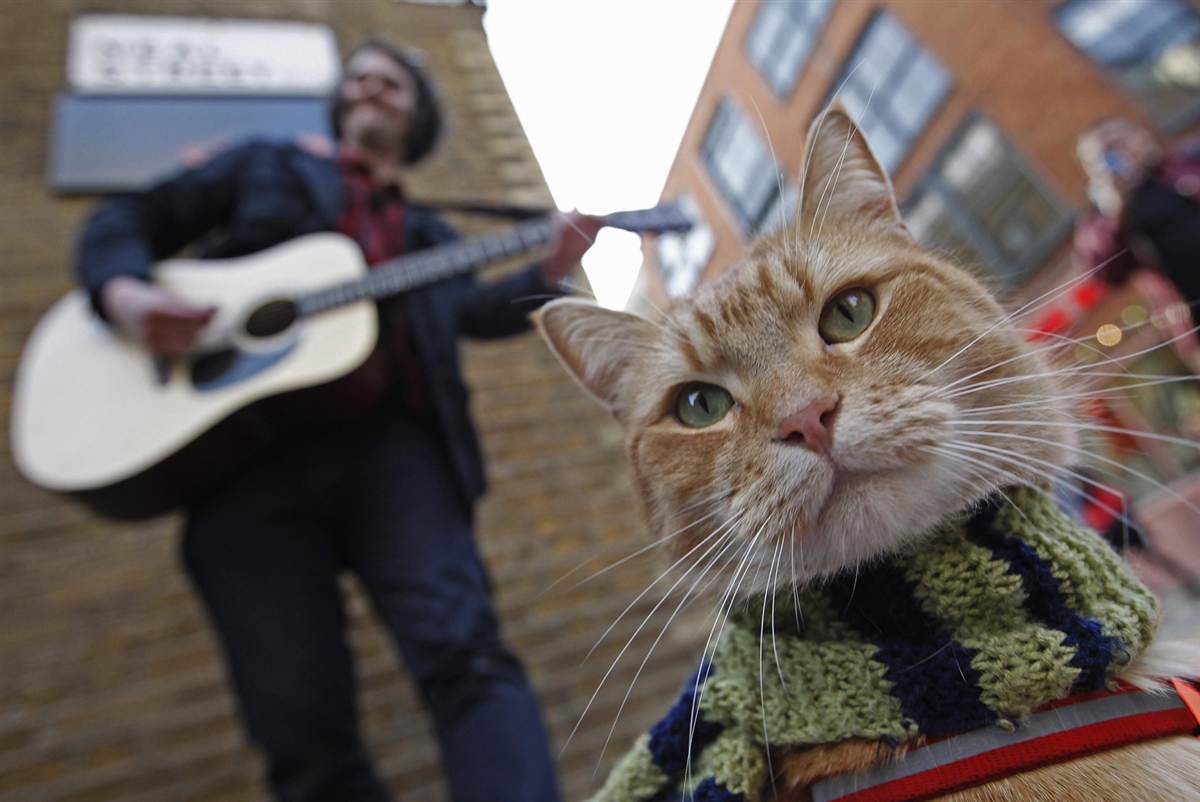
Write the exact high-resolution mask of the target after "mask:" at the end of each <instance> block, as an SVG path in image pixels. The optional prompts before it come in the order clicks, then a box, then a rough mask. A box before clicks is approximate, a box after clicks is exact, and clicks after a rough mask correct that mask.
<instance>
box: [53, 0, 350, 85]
mask: <svg viewBox="0 0 1200 802" xmlns="http://www.w3.org/2000/svg"><path fill="white" fill-rule="evenodd" d="M340 69H341V67H340V62H339V59H338V50H337V41H336V40H335V39H334V36H333V31H331V30H330V29H329V27H328V26H327V25H320V24H315V23H308V22H279V21H274V20H246V19H204V18H197V17H158V16H135V15H125V14H85V15H82V16H79V17H76V18H75V19H74V20H72V22H71V30H70V37H69V45H68V52H67V76H68V80H69V81H70V83H71V88H72V89H74V90H75V91H76V92H85V93H118V92H119V93H142V92H147V93H166V94H185V93H196V94H274V95H324V94H326V93H328V92H329V91H330V90H332V89H333V87H334V85H335V84H336V82H337V80H338V76H339V74H340Z"/></svg>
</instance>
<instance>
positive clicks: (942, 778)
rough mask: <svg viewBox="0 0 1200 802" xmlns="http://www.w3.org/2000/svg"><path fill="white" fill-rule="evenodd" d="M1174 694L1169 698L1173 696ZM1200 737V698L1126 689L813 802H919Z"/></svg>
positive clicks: (1050, 710) (847, 783)
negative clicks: (1166, 740)
mask: <svg viewBox="0 0 1200 802" xmlns="http://www.w3.org/2000/svg"><path fill="white" fill-rule="evenodd" d="M1172 689H1173V690H1174V691H1175V693H1171V690H1172ZM1198 732H1200V691H1197V690H1196V687H1195V683H1194V682H1193V681H1191V680H1181V679H1172V680H1171V684H1170V685H1169V686H1166V688H1165V692H1149V691H1142V690H1138V689H1136V688H1133V687H1130V686H1124V687H1122V688H1120V689H1118V690H1115V691H1099V692H1096V693H1089V694H1081V695H1078V696H1072V697H1069V698H1067V699H1064V700H1062V701H1059V702H1055V703H1053V704H1051V705H1047V706H1046V707H1043V708H1040V709H1039V710H1038V711H1036V712H1034V713H1033V714H1031V715H1030V716H1028V717H1026V718H1025V719H1023V720H1022V721H1021V722H1020V725H1019V726H1018V728H1017V730H1016V731H1015V732H1008V731H1006V730H1003V729H1001V728H999V727H987V728H984V729H980V730H973V731H971V732H966V733H962V734H960V735H954V736H950V737H948V738H943V739H940V740H937V741H931V742H929V743H927V744H925V745H923V746H920V747H918V748H916V749H911V750H909V752H908V753H907V754H906V755H905V757H904V759H903V760H902V761H900V762H898V763H892V764H888V765H884V766H877V767H875V768H872V769H868V770H867V771H863V772H856V773H854V774H841V775H838V776H836V777H830V778H827V779H824V780H821V781H819V782H817V783H814V784H813V786H812V788H811V792H812V798H813V802H916V800H921V799H930V798H932V797H936V796H941V795H942V794H948V793H950V792H952V791H958V790H962V789H963V788H970V787H972V786H975V785H981V784H983V783H985V782H989V781H991V780H998V779H1000V778H1002V777H1009V776H1012V775H1014V774H1019V773H1021V772H1023V771H1029V770H1030V769H1035V768H1038V767H1039V766H1045V765H1049V764H1051V763H1059V762H1062V761H1065V760H1068V759H1070V758H1074V757H1079V756H1081V755H1087V754H1091V753H1093V752H1100V751H1103V750H1105V749H1113V748H1115V747H1118V746H1124V745H1126V744H1131V743H1136V742H1138V741H1149V740H1152V739H1154V738H1163V737H1165V736H1168V735H1184V734H1189V733H1193V734H1194V733H1198Z"/></svg>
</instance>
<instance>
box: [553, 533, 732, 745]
mask: <svg viewBox="0 0 1200 802" xmlns="http://www.w3.org/2000/svg"><path fill="white" fill-rule="evenodd" d="M735 520H736V519H734V518H731V519H729V521H726V523H725V524H723V525H722V526H720V527H717V529H715V530H713V533H712V534H710V535H709V536H708V537H706V538H704V540H702V541H700V543H698V544H697V545H696V546H693V547H692V548H691V549H690V550H689V551H688V553H687V554H686V555H684V557H681V558H680V560H678V561H676V563H675V565H678V564H679V562H681V561H682V560H684V559H686V558H687V557H688V556H690V555H691V553H692V552H693V551H695V550H696V548H698V547H699V546H700V545H702V544H704V543H706V542H708V541H709V540H711V539H712V538H713V536H714V535H715V534H717V533H718V532H721V531H722V530H723V529H724V528H725V526H726V525H728V524H729V523H730V522H733V521H735ZM723 539H724V538H721V537H718V538H717V540H716V542H714V543H713V544H711V545H709V547H708V548H707V549H705V551H704V552H703V553H702V554H701V555H700V557H699V558H697V560H696V561H695V562H693V563H692V565H691V566H690V567H688V569H687V570H686V571H684V572H683V574H682V575H681V576H680V577H679V578H678V579H676V580H675V582H674V584H672V585H671V587H669V588H668V589H667V592H666V593H664V594H663V597H662V598H661V599H659V600H658V602H657V603H655V605H654V607H652V608H651V609H650V612H649V613H647V614H646V616H645V617H644V618H643V619H642V622H641V623H640V624H638V626H637V628H636V629H635V630H634V631H633V634H632V635H630V636H629V639H628V640H626V641H625V645H624V646H622V647H621V650H620V651H619V652H617V656H616V657H615V658H613V661H612V663H611V664H610V665H609V667H608V670H607V671H605V672H604V676H603V677H601V678H600V682H599V683H598V684H597V685H596V690H595V691H594V692H593V693H592V696H591V698H590V699H588V702H587V704H586V705H584V708H583V712H582V713H580V714H579V720H578V721H576V722H575V727H574V728H573V729H572V730H571V734H570V735H568V736H567V740H566V741H565V742H564V743H563V746H562V749H561V750H560V751H559V754H560V755H561V754H562V753H563V752H565V751H566V749H567V747H568V746H570V744H571V740H572V739H573V738H574V737H575V733H576V732H578V731H579V727H580V725H581V724H583V720H584V719H585V718H586V717H587V714H588V710H590V709H591V707H592V704H593V703H594V702H595V701H596V697H597V696H599V695H600V691H601V689H602V688H603V687H604V683H605V682H607V681H608V678H609V677H610V676H611V675H612V672H613V670H614V669H615V668H616V667H617V664H618V663H619V662H621V658H622V657H624V656H625V652H627V651H628V650H629V647H630V646H631V645H632V644H633V642H634V640H636V639H637V636H638V635H639V634H641V631H642V630H643V629H644V628H645V626H646V624H647V622H649V621H650V619H651V618H652V617H653V616H654V614H655V613H656V612H658V609H659V608H660V607H661V606H662V605H663V603H664V602H666V600H667V599H668V598H669V597H670V595H671V593H672V592H673V591H674V590H675V588H677V587H678V586H679V585H680V584H681V583H682V582H683V580H685V579H686V578H687V577H688V575H689V574H690V573H691V572H692V571H693V570H694V569H695V568H696V566H697V565H699V563H700V561H702V560H703V559H704V557H705V556H707V555H708V553H709V552H710V551H711V550H712V549H714V548H716V547H717V546H718V545H719V544H720V543H721V542H722V540H723ZM673 567H674V566H673ZM669 570H670V569H668V571H669ZM665 575H666V572H664V574H662V575H660V579H661V577H662V576H665ZM658 581H659V580H658V579H656V580H654V582H651V583H650V585H648V586H647V588H646V590H644V591H642V592H641V593H639V594H638V596H637V599H635V600H634V602H632V603H630V605H629V607H626V608H625V609H624V610H623V611H622V612H621V615H619V616H618V617H617V620H616V621H614V622H613V623H612V624H611V625H610V626H609V628H608V629H607V630H605V632H604V634H603V635H601V636H600V640H598V641H597V642H596V644H595V646H593V647H592V649H591V651H589V652H588V657H590V656H591V654H592V652H594V651H595V649H596V647H597V646H599V645H600V643H601V642H602V641H603V640H604V639H605V638H606V637H608V633H609V632H611V631H612V628H613V627H614V626H616V624H617V621H620V620H621V619H622V618H624V617H625V614H626V613H628V612H629V610H630V608H631V607H632V606H633V604H634V603H636V602H637V601H638V599H641V598H642V597H643V596H644V595H645V594H646V592H647V591H648V590H650V588H652V587H654V586H655V585H656V584H658ZM584 660H585V661H586V660H587V657H585V658H584Z"/></svg>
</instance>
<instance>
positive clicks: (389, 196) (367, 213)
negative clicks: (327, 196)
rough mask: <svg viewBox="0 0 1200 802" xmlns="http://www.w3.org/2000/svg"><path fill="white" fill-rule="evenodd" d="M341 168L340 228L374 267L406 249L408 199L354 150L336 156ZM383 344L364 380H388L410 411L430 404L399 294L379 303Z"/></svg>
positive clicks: (386, 381)
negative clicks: (375, 173) (376, 174)
mask: <svg viewBox="0 0 1200 802" xmlns="http://www.w3.org/2000/svg"><path fill="white" fill-rule="evenodd" d="M337 163H338V167H339V168H341V171H342V192H343V196H344V199H345V200H344V202H343V204H342V213H341V215H340V216H339V217H338V223H337V230H338V232H339V233H341V234H345V235H346V236H348V237H350V238H351V239H353V240H354V241H355V242H357V243H358V244H359V247H361V248H362V251H363V257H364V258H365V259H366V261H367V265H368V266H370V267H374V266H376V265H378V264H381V263H382V262H386V261H387V260H389V259H392V258H394V257H396V256H399V255H400V254H401V253H403V252H404V217H405V212H406V201H405V198H404V191H403V189H402V188H401V187H400V185H399V184H395V183H387V184H382V183H379V182H378V181H376V180H375V178H374V176H372V174H371V170H370V168H369V167H368V165H367V164H366V163H365V162H363V161H361V160H360V159H357V158H356V157H355V156H354V155H352V154H348V153H342V154H340V155H339V156H338V159H337ZM380 318H381V323H382V326H383V332H382V336H381V345H382V346H383V347H382V348H378V347H377V348H376V349H375V352H374V353H373V354H372V355H371V357H370V358H369V359H368V361H367V364H366V365H364V366H363V368H362V369H361V371H363V372H364V373H366V374H367V375H366V376H364V380H365V381H369V382H371V383H372V384H379V383H386V384H388V385H391V388H392V389H393V390H394V391H395V392H396V393H397V394H398V395H399V396H400V398H401V400H402V401H403V403H404V404H405V406H406V407H407V408H408V409H409V411H411V412H414V413H425V412H427V411H428V410H429V396H428V394H427V392H426V389H425V381H426V378H425V371H424V369H423V368H422V365H421V361H420V358H419V357H418V356H417V353H416V349H415V348H414V345H413V337H412V330H411V328H410V327H409V323H408V320H407V319H406V318H405V314H404V307H403V304H402V303H400V299H399V298H395V299H392V300H390V301H387V302H384V303H383V304H381V307H380Z"/></svg>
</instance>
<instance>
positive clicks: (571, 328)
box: [533, 298, 657, 417]
mask: <svg viewBox="0 0 1200 802" xmlns="http://www.w3.org/2000/svg"><path fill="white" fill-rule="evenodd" d="M533 320H534V323H535V324H536V325H537V329H538V332H539V333H541V335H542V337H543V338H544V339H545V340H546V342H547V343H548V344H549V346H550V350H552V351H553V352H554V353H555V355H556V356H557V357H558V358H559V361H561V362H562V363H563V365H564V366H565V367H566V368H567V370H568V371H569V372H570V373H571V375H573V376H574V377H575V378H576V380H578V382H579V383H580V384H582V385H583V387H584V389H586V390H587V391H588V392H590V393H591V394H592V395H593V396H595V397H596V398H597V399H598V400H599V401H600V402H601V403H602V404H604V405H605V406H606V407H608V409H609V411H610V412H612V413H613V414H614V415H617V416H618V417H620V414H619V413H620V411H621V409H622V407H623V406H624V405H623V404H622V402H621V384H622V377H623V376H624V374H625V373H626V371H628V370H629V368H630V367H631V366H632V365H633V364H634V363H635V362H637V361H638V360H639V359H640V358H642V357H644V356H645V355H646V354H647V353H649V352H650V350H651V349H652V348H653V347H654V343H655V341H656V339H657V332H656V331H655V328H654V324H652V323H650V322H649V321H647V320H645V319H643V318H640V317H638V316H637V315H631V314H628V313H627V312H617V311H614V310H612V309H604V308H603V307H599V306H596V305H595V304H593V303H591V302H588V301H581V300H578V299H574V298H563V299H560V300H557V301H551V302H550V303H548V304H546V305H545V306H543V307H542V308H541V309H539V310H537V311H536V312H534V313H533Z"/></svg>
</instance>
